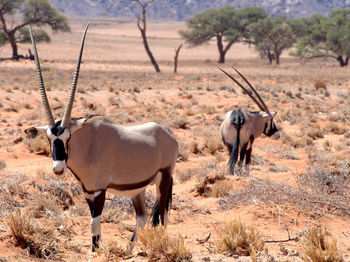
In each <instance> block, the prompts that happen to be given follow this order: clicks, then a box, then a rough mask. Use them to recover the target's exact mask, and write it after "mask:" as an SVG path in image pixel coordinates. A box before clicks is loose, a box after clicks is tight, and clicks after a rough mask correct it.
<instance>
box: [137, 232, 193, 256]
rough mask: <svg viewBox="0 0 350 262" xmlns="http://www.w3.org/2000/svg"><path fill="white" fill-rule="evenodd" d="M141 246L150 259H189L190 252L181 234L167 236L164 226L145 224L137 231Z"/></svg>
mask: <svg viewBox="0 0 350 262" xmlns="http://www.w3.org/2000/svg"><path fill="white" fill-rule="evenodd" d="M137 235H138V237H139V241H140V245H141V248H142V249H143V250H144V252H145V253H146V254H147V256H148V257H149V258H150V259H153V260H154V259H162V258H165V259H166V260H167V261H174V262H175V261H191V258H192V254H191V252H190V251H189V250H188V249H187V248H186V246H185V240H184V238H183V237H182V236H181V235H178V236H177V237H175V238H172V237H169V235H168V233H167V231H166V229H165V227H163V226H157V227H150V226H145V227H144V228H143V229H142V230H138V231H137Z"/></svg>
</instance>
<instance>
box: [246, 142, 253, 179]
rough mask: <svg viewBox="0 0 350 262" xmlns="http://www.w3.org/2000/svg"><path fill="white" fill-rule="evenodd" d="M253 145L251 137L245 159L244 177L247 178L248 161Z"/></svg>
mask: <svg viewBox="0 0 350 262" xmlns="http://www.w3.org/2000/svg"><path fill="white" fill-rule="evenodd" d="M253 143H254V137H253V136H251V137H250V139H249V145H248V146H249V148H248V150H247V153H246V157H245V175H246V176H249V173H250V160H251V155H252V150H253Z"/></svg>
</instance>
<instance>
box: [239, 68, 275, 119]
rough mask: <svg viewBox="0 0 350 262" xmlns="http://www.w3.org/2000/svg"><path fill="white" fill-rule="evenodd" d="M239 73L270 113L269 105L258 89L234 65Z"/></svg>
mask: <svg viewBox="0 0 350 262" xmlns="http://www.w3.org/2000/svg"><path fill="white" fill-rule="evenodd" d="M232 68H233V69H234V70H235V71H236V72H237V73H238V74H239V75H240V77H242V78H243V80H244V81H245V82H246V83H247V84H248V85H249V87H250V88H251V89H252V90H253V92H254V94H255V95H256V96H257V97H258V99H259V101H260V102H261V104H262V106H263V107H264V108H265V110H264V111H266V112H267V113H270V111H269V108H268V107H267V105H266V104H265V102H264V100H263V99H262V98H261V96H260V95H259V93H258V91H256V90H255V88H254V87H253V85H252V84H251V83H250V82H249V81H248V80H247V78H245V77H244V75H242V74H241V73H240V72H239V71H238V70H237V69H236V68H234V67H232Z"/></svg>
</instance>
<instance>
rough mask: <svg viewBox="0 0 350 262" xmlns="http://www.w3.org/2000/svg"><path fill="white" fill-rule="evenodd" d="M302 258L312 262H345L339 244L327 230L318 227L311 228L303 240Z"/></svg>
mask: <svg viewBox="0 0 350 262" xmlns="http://www.w3.org/2000/svg"><path fill="white" fill-rule="evenodd" d="M302 249H303V256H302V258H303V259H304V260H305V261H312V262H341V261H343V258H342V255H341V253H340V251H339V250H338V249H337V242H336V240H335V239H334V238H332V237H330V235H329V233H328V232H327V230H326V229H325V228H320V227H317V226H314V227H311V228H309V229H308V230H307V231H306V232H305V233H304V236H303V239H302Z"/></svg>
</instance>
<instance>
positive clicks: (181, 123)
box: [173, 117, 189, 129]
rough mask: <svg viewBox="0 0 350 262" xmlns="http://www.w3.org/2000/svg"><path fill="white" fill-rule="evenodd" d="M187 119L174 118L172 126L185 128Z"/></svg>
mask: <svg viewBox="0 0 350 262" xmlns="http://www.w3.org/2000/svg"><path fill="white" fill-rule="evenodd" d="M188 124H189V122H188V120H187V119H186V118H182V117H180V118H175V120H174V122H173V126H174V127H175V128H182V129H187V128H188Z"/></svg>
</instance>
